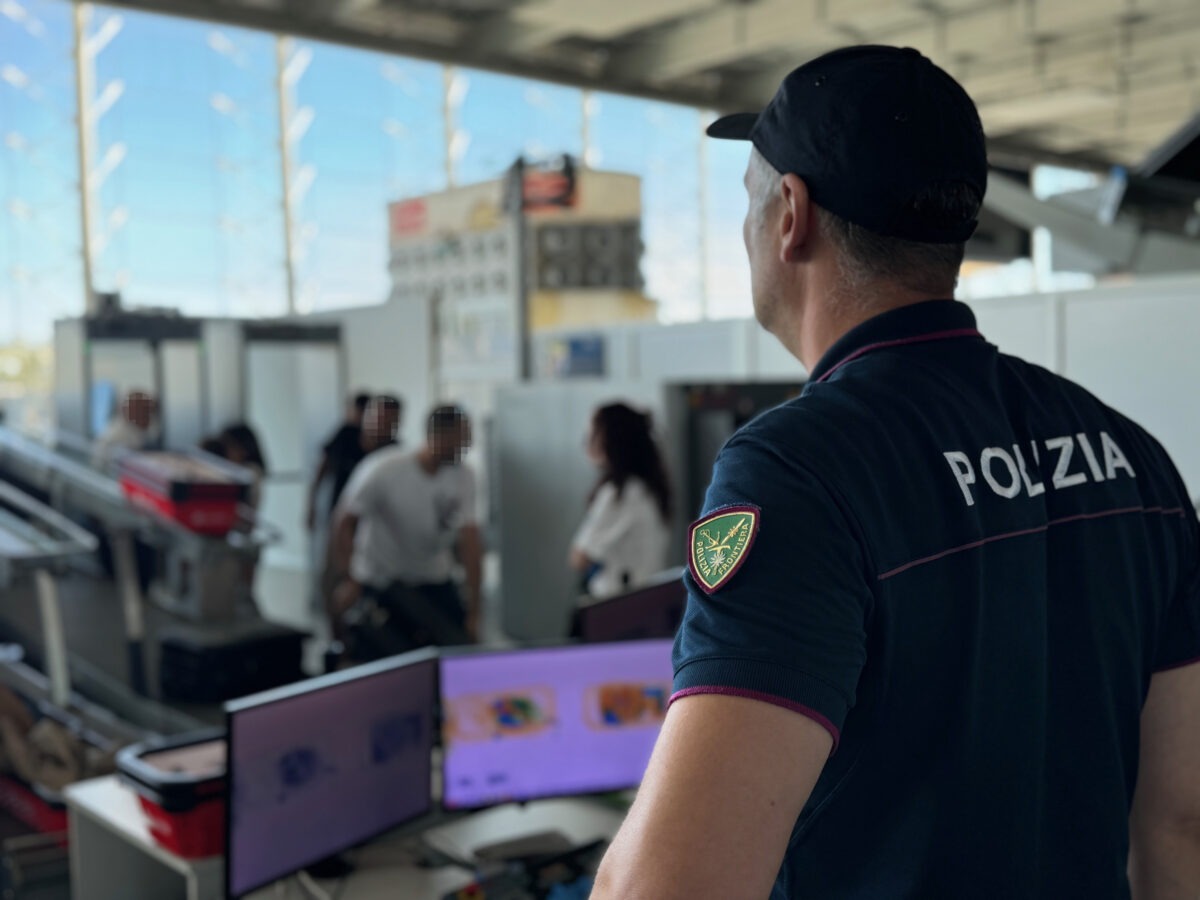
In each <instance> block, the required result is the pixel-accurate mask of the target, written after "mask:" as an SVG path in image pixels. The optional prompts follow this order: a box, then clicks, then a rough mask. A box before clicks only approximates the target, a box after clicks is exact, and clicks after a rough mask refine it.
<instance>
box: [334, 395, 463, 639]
mask: <svg viewBox="0 0 1200 900" xmlns="http://www.w3.org/2000/svg"><path fill="white" fill-rule="evenodd" d="M470 445H471V423H470V421H469V420H468V418H467V416H466V414H465V413H464V412H463V411H462V410H461V409H459V408H458V407H455V406H441V407H438V408H437V409H435V410H434V411H433V412H432V413H431V414H430V416H429V423H428V429H427V441H426V444H425V446H424V447H422V448H421V449H420V450H417V451H415V452H409V451H406V450H402V449H400V448H399V447H389V448H386V449H383V450H378V451H376V452H375V453H373V454H372V455H371V456H369V457H368V458H367V459H365V460H363V462H361V463H360V464H359V466H358V468H357V469H355V471H354V474H353V475H352V476H351V478H350V482H349V483H348V484H347V485H346V489H345V491H344V492H343V494H342V498H341V501H340V502H339V504H338V509H337V511H336V512H335V514H334V520H335V524H334V529H335V534H334V542H335V548H337V549H336V551H335V552H336V553H337V555H338V556H339V557H340V559H339V563H341V564H345V563H346V561H347V560H348V571H349V578H348V579H347V580H346V581H345V582H344V583H343V584H342V586H341V587H340V588H339V589H338V591H337V592H336V598H335V610H334V612H335V614H338V615H341V614H344V613H345V612H346V611H348V610H349V609H350V608H351V607H353V606H354V605H355V604H356V603H358V601H359V599H360V598H364V597H365V598H367V599H368V600H372V601H375V602H376V603H378V604H381V605H382V606H383V607H384V608H390V610H391V613H392V614H393V618H395V619H396V620H401V619H404V618H405V617H407V619H408V620H409V626H410V627H409V630H410V632H411V633H410V634H409V635H408V638H409V639H411V641H412V642H413V643H415V644H416V645H417V646H421V645H422V641H425V642H428V643H442V642H444V641H443V640H442V638H443V636H445V635H453V634H456V633H457V634H460V635H464V636H465V637H466V638H467V639H470V640H474V639H475V638H476V636H477V634H478V624H479V605H480V586H481V581H482V571H483V545H482V540H481V537H480V531H479V525H478V521H477V517H476V511H475V502H476V501H475V476H474V473H473V472H472V471H471V470H470V469H469V468H467V467H466V466H465V465H463V463H462V460H463V457H464V455H465V454H466V452H467V450H468V449H469V447H470ZM456 556H457V560H458V562H460V563H461V564H462V567H463V570H464V573H465V585H464V587H465V594H466V598H465V600H466V602H465V606H464V603H463V600H462V598H461V597H460V595H459V591H458V587H457V585H456V584H455V581H454V573H455V558H456ZM401 606H403V609H401V608H400V607H401ZM414 609H417V610H419V612H418V613H414V612H413V610H414ZM421 619H424V621H419V620H421Z"/></svg>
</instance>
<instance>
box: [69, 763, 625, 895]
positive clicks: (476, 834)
mask: <svg viewBox="0 0 1200 900" xmlns="http://www.w3.org/2000/svg"><path fill="white" fill-rule="evenodd" d="M65 796H66V800H67V804H68V806H69V807H70V808H71V810H72V811H73V812H77V813H80V814H83V815H86V816H88V817H89V818H90V819H92V820H94V821H95V822H98V823H99V824H100V825H101V826H103V827H104V828H106V829H108V830H109V831H112V832H114V833H115V834H117V835H119V836H120V837H121V838H123V839H124V840H126V841H128V842H129V843H130V844H132V845H134V846H136V847H138V848H139V849H141V850H143V851H144V852H145V853H147V854H149V855H150V856H152V857H154V858H155V859H157V860H159V861H160V862H162V863H163V864H164V865H167V866H169V867H171V868H172V869H174V870H176V871H177V872H180V873H184V874H187V873H195V874H197V875H199V876H201V877H202V878H204V880H206V881H208V880H209V879H213V878H216V879H222V878H223V877H224V876H223V872H222V869H223V868H224V860H223V859H222V858H220V857H214V858H211V859H202V860H187V859H182V858H180V857H178V856H176V855H175V854H174V853H171V852H170V851H169V850H166V849H164V848H163V847H161V846H159V845H158V843H157V842H156V841H155V840H154V837H153V836H152V835H151V834H150V828H149V825H148V823H147V820H146V816H145V814H144V813H143V812H142V809H141V806H140V805H139V804H138V800H137V796H136V795H135V794H134V793H133V791H131V790H130V789H129V788H127V787H125V786H124V785H122V784H121V783H120V781H119V780H118V779H117V777H116V776H108V777H106V778H97V779H93V780H91V781H84V782H80V783H78V784H74V785H71V786H70V787H68V788H67V790H66V792H65ZM623 818H624V813H623V812H621V810H619V809H617V808H614V807H613V806H610V805H606V804H604V803H602V802H600V801H597V800H595V799H562V800H543V801H539V802H537V803H531V804H529V805H527V806H503V807H498V808H496V809H489V810H484V811H482V812H478V813H474V814H472V815H470V816H465V817H463V818H461V819H457V820H455V821H452V822H449V823H445V824H441V825H436V826H434V827H432V828H430V829H429V830H428V831H427V832H425V835H424V836H425V839H426V841H427V842H428V843H429V844H430V845H431V846H432V847H434V848H435V849H439V850H441V851H443V852H447V853H450V854H451V855H453V856H455V857H457V858H462V859H470V858H471V857H472V856H473V854H474V852H475V851H476V850H478V849H479V848H480V847H482V846H484V845H487V844H492V843H497V842H500V841H505V840H511V839H513V838H516V837H520V836H522V835H528V834H533V833H536V832H539V831H547V830H556V831H559V832H561V833H562V834H563V835H565V836H566V837H567V838H568V839H569V840H570V841H572V842H573V843H575V844H586V843H589V842H591V841H594V840H597V839H600V838H611V837H612V836H613V835H614V834H616V831H617V829H618V828H619V827H620V825H621V821H622V819H623ZM411 837H412V836H411V834H410V835H400V834H397V835H389V836H385V837H383V838H381V839H379V840H377V841H374V842H372V843H371V844H368V845H366V846H365V847H361V848H359V849H358V850H355V851H352V852H351V853H350V854H349V856H350V858H351V859H352V861H353V862H354V864H355V866H356V871H355V872H354V873H353V874H352V875H351V876H350V877H349V878H347V879H346V880H345V884H344V885H340V884H339V883H338V882H334V881H327V882H324V883H323V885H322V886H323V887H324V888H325V889H326V890H327V891H329V892H330V893H331V894H335V895H337V896H338V897H339V898H340V900H394V898H396V897H405V898H408V900H440V898H441V897H443V896H444V895H445V894H446V893H448V892H449V891H453V890H457V889H459V888H463V887H466V886H467V885H468V884H470V883H471V882H472V881H473V876H472V874H471V873H469V872H466V871H464V870H463V869H459V868H454V867H447V868H444V869H420V868H416V867H414V866H412V865H411V864H410V863H409V862H408V854H407V853H406V848H407V847H408V846H409V845H410V843H411ZM339 889H340V893H338V891H339ZM279 896H280V895H279V893H278V892H277V891H276V890H275V889H274V888H265V889H263V890H262V891H259V892H257V893H255V894H253V895H251V898H250V900H276V898H278V897H279ZM288 896H292V897H295V896H299V893H298V892H296V891H293V892H292V893H291V894H289V895H288Z"/></svg>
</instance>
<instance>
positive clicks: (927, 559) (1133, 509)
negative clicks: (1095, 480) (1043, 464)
mask: <svg viewBox="0 0 1200 900" xmlns="http://www.w3.org/2000/svg"><path fill="white" fill-rule="evenodd" d="M1130 513H1145V514H1147V515H1149V514H1152V513H1157V514H1158V515H1163V516H1182V515H1183V507H1182V506H1175V507H1172V508H1170V509H1164V508H1163V507H1161V506H1125V507H1122V508H1121V509H1107V510H1104V511H1103V512H1095V513H1080V514H1078V515H1074V516H1064V517H1063V518H1061V519H1051V520H1050V521H1049V522H1047V523H1046V524H1045V525H1038V526H1036V527H1034V528H1022V529H1021V530H1020V531H1008V532H1005V533H1004V534H994V535H992V536H991V537H986V538H983V539H981V540H978V541H971V543H969V544H962V545H961V546H958V547H951V548H950V549H949V550H943V551H941V552H940V553H934V554H932V555H930V556H923V557H921V558H920V559H914V560H913V561H912V562H910V563H905V564H904V565H902V566H897V567H896V568H894V569H889V570H888V571H887V572H884V573H883V574H882V575H880V576H878V580H879V581H884V580H885V579H888V578H891V577H892V576H893V575H899V574H900V573H901V572H907V571H908V570H909V569H913V568H916V567H917V566H923V565H925V563H931V562H936V561H937V560H939V559H944V558H945V557H947V556H952V555H953V554H955V553H962V552H963V551H964V550H975V549H977V548H979V547H982V546H984V545H985V544H991V543H993V542H995V541H1004V540H1007V539H1008V538H1015V537H1023V536H1024V535H1027V534H1040V533H1041V532H1043V531H1048V530H1049V529H1050V528H1051V527H1052V526H1054V525H1066V524H1068V523H1070V522H1080V521H1083V520H1085V519H1104V518H1107V517H1109V516H1120V515H1128V514H1130Z"/></svg>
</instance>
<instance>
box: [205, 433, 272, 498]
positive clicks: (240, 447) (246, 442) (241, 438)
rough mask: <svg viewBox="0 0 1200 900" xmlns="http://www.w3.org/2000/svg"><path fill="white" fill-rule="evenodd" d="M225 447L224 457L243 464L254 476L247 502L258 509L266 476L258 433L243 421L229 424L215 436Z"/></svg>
mask: <svg viewBox="0 0 1200 900" xmlns="http://www.w3.org/2000/svg"><path fill="white" fill-rule="evenodd" d="M217 440H219V441H220V442H221V444H222V445H223V446H224V448H225V458H226V459H228V460H229V461H230V462H231V463H235V464H236V465H239V466H244V467H245V468H247V469H249V470H250V472H251V474H252V475H253V476H254V484H253V485H252V486H251V488H250V500H249V504H250V506H252V507H253V508H254V509H258V507H259V504H261V503H262V486H263V481H265V480H266V477H267V460H266V457H265V456H263V452H262V445H260V444H259V442H258V435H257V434H255V433H254V429H253V428H251V427H250V426H249V425H247V424H246V423H245V422H236V423H234V424H233V425H229V426H228V427H226V428H225V430H224V431H222V432H221V434H220V435H219V436H218V437H217Z"/></svg>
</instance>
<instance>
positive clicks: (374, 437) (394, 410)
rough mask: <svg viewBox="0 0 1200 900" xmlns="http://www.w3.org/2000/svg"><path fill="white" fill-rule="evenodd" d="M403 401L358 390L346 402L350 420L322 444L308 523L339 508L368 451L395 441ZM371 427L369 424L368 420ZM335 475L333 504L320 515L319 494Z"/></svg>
mask: <svg viewBox="0 0 1200 900" xmlns="http://www.w3.org/2000/svg"><path fill="white" fill-rule="evenodd" d="M402 413H403V405H402V404H401V402H400V399H399V398H397V397H392V396H386V395H385V396H379V397H374V398H372V397H371V395H370V394H367V393H359V394H356V395H355V396H354V397H353V398H352V399H351V401H350V402H349V403H348V404H347V406H346V420H345V421H344V422H343V423H342V425H341V427H339V428H338V430H337V431H336V432H335V433H334V435H333V437H331V438H330V439H329V440H328V441H326V442H325V446H324V447H322V448H321V462H320V464H319V465H318V466H317V471H316V474H315V475H314V476H313V480H312V483H311V484H310V485H309V489H308V517H307V521H308V527H309V530H313V529H315V528H316V527H317V524H318V522H319V521H322V520H326V519H328V518H329V516H330V515H331V514H332V512H333V510H334V509H336V508H337V504H338V500H340V499H341V496H342V491H344V490H345V489H346V484H347V482H349V481H350V476H351V474H353V472H354V470H355V468H357V467H358V464H359V463H360V462H362V461H363V459H364V458H365V457H366V455H367V454H368V453H371V452H374V451H375V450H378V449H379V448H380V447H386V446H388V445H390V444H393V443H395V440H396V433H397V431H398V430H399V428H400V419H401V415H402ZM368 422H369V423H370V425H369V427H365V425H366V423H368ZM327 478H328V479H332V481H333V484H332V486H331V487H332V491H331V493H330V499H329V505H328V506H327V507H326V508H325V509H323V510H322V511H321V514H320V515H318V511H317V494H318V493H319V491H320V489H321V485H322V484H323V483H324V482H325V480H326V479H327Z"/></svg>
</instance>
